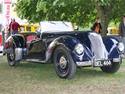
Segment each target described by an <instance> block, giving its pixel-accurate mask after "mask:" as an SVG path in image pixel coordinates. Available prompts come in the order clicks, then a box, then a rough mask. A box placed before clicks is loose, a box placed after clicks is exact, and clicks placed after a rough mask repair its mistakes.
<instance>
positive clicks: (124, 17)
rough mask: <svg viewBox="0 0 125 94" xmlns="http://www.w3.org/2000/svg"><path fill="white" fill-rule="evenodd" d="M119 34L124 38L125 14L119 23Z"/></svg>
mask: <svg viewBox="0 0 125 94" xmlns="http://www.w3.org/2000/svg"><path fill="white" fill-rule="evenodd" d="M119 35H120V36H121V37H123V38H125V15H124V16H123V18H122V21H121V23H120V24H119Z"/></svg>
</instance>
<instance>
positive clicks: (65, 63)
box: [59, 56, 67, 69]
mask: <svg viewBox="0 0 125 94" xmlns="http://www.w3.org/2000/svg"><path fill="white" fill-rule="evenodd" d="M59 65H60V67H61V68H62V69H65V68H66V66H67V60H66V58H65V57H64V56H62V57H60V60H59Z"/></svg>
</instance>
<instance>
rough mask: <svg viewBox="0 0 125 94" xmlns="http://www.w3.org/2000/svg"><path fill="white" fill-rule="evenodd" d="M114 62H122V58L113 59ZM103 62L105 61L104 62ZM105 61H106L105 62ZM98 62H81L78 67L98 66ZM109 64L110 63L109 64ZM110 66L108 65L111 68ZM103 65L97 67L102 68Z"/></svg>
mask: <svg viewBox="0 0 125 94" xmlns="http://www.w3.org/2000/svg"><path fill="white" fill-rule="evenodd" d="M112 60H113V62H121V58H113V59H112ZM102 61H103V60H102ZM104 61H105V60H104ZM97 62H98V60H93V61H81V62H76V64H77V66H95V64H97ZM108 63H109V62H108ZM109 65H110V64H107V65H106V66H109ZM100 66H102V65H98V66H96V67H100Z"/></svg>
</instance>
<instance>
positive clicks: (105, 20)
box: [96, 4, 110, 36]
mask: <svg viewBox="0 0 125 94" xmlns="http://www.w3.org/2000/svg"><path fill="white" fill-rule="evenodd" d="M96 9H97V15H98V17H99V18H100V20H101V26H102V30H101V35H103V36H105V35H106V34H107V28H108V24H109V21H110V18H109V15H110V9H109V7H108V6H101V5H99V4H96Z"/></svg>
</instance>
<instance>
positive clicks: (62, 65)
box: [4, 21, 124, 79]
mask: <svg viewBox="0 0 125 94" xmlns="http://www.w3.org/2000/svg"><path fill="white" fill-rule="evenodd" d="M40 26H41V27H40V28H39V30H38V31H37V32H31V33H20V34H16V35H12V36H10V37H9V38H8V39H7V40H6V43H5V46H4V48H5V49H6V53H7V60H8V64H9V65H10V66H15V65H16V64H17V63H18V62H21V61H22V60H25V61H29V62H37V63H38V62H39V63H44V64H45V63H53V64H54V66H55V67H54V68H55V71H56V73H57V75H58V76H59V77H60V78H66V79H71V78H73V77H74V75H75V73H76V69H77V67H92V68H93V67H100V68H101V70H102V71H103V72H106V73H115V72H117V71H118V70H119V68H120V65H121V63H122V54H123V51H124V45H123V43H122V42H120V40H119V39H118V38H115V37H113V36H105V37H101V36H100V35H99V34H97V33H95V32H92V31H85V32H79V31H75V32H72V31H74V29H73V27H72V24H71V23H70V22H61V21H48V22H47V21H44V22H41V23H40ZM29 36H32V37H33V38H32V40H30V41H28V37H29ZM48 61H49V62H48ZM43 66H44V65H43ZM46 71H47V70H46Z"/></svg>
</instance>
